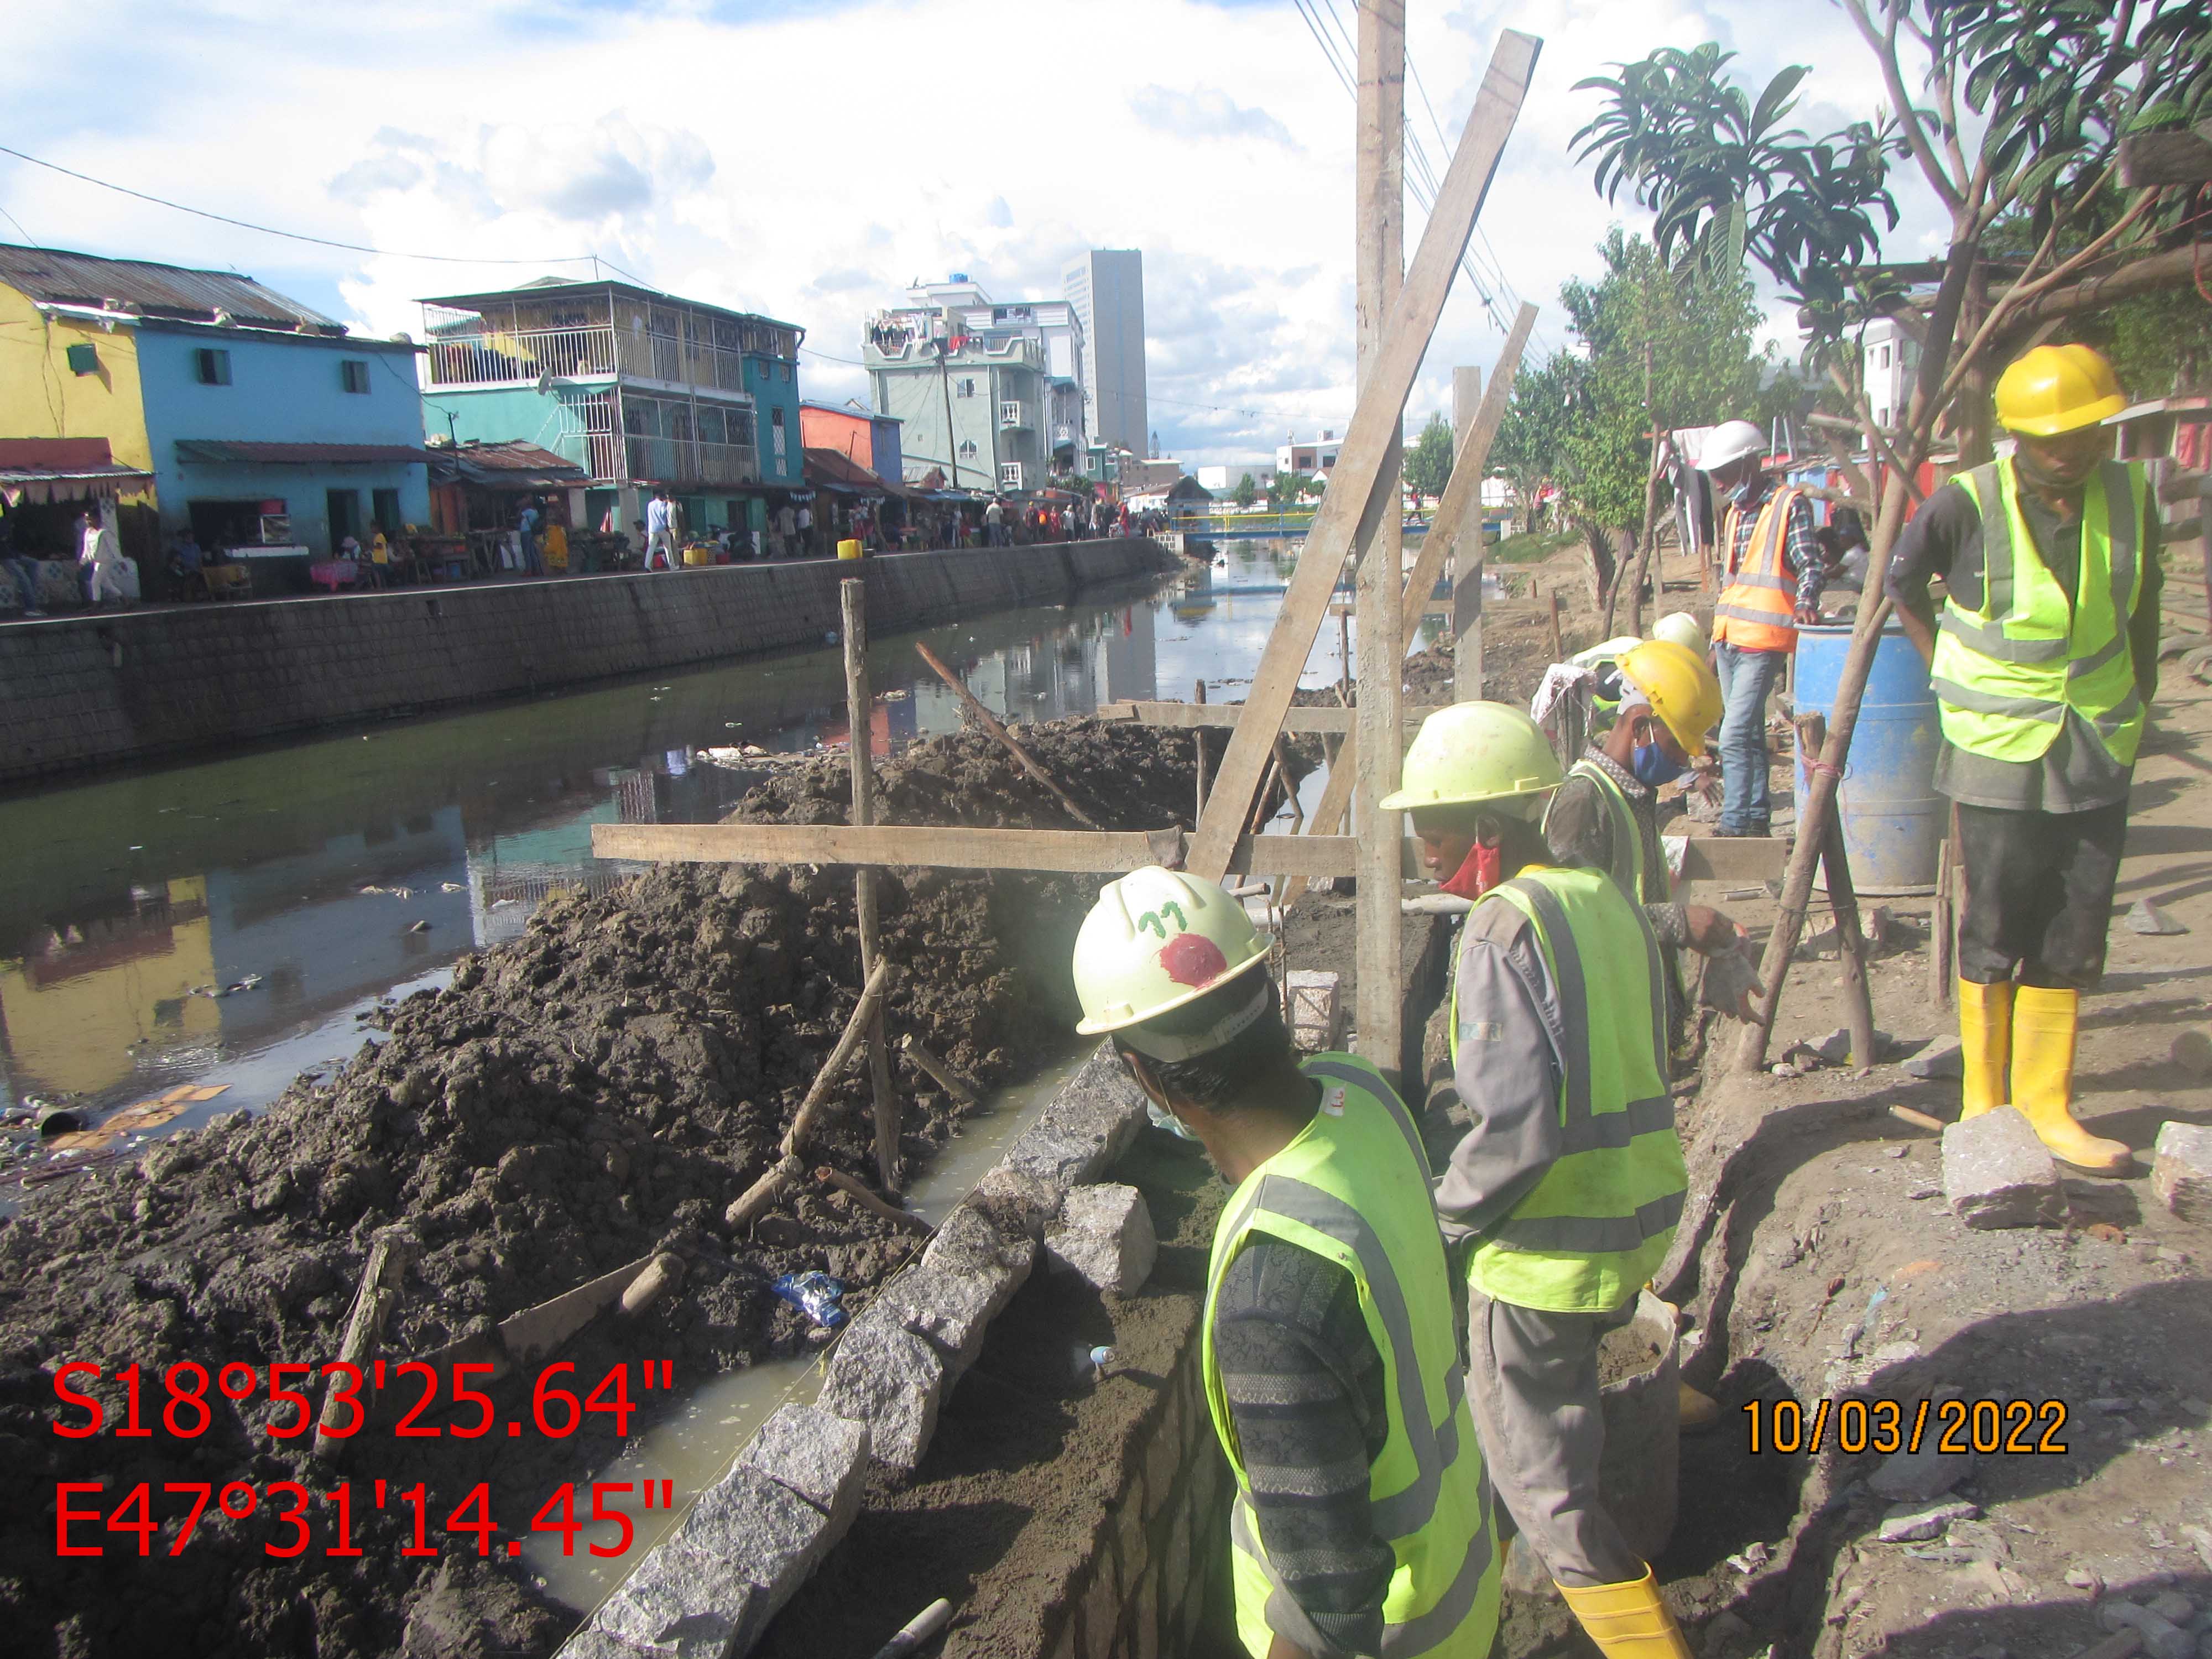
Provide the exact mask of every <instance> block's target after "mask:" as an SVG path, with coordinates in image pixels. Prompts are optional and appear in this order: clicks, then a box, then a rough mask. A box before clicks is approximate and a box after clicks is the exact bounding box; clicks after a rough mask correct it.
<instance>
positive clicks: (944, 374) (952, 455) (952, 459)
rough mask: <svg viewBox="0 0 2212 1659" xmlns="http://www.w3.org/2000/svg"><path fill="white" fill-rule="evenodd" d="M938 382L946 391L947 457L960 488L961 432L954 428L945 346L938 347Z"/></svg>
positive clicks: (949, 375) (953, 481)
mask: <svg viewBox="0 0 2212 1659" xmlns="http://www.w3.org/2000/svg"><path fill="white" fill-rule="evenodd" d="M937 384H938V386H939V388H940V389H941V390H942V391H943V392H944V393H945V460H946V462H947V463H948V464H949V465H951V468H952V487H953V488H954V489H959V488H960V435H959V434H958V433H957V432H955V431H954V430H953V429H952V369H951V366H950V365H949V364H947V363H946V362H945V347H944V344H943V343H941V342H940V343H939V345H938V348H937Z"/></svg>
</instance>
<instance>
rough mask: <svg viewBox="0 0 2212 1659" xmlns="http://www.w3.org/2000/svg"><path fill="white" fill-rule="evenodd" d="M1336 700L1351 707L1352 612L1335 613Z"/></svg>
mask: <svg viewBox="0 0 2212 1659" xmlns="http://www.w3.org/2000/svg"><path fill="white" fill-rule="evenodd" d="M1336 700H1337V701H1338V702H1340V703H1342V704H1343V705H1344V706H1345V707H1346V708H1350V707H1351V706H1352V612H1351V611H1338V612H1337V613H1336Z"/></svg>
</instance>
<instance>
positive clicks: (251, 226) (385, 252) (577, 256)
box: [0, 144, 646, 287]
mask: <svg viewBox="0 0 2212 1659" xmlns="http://www.w3.org/2000/svg"><path fill="white" fill-rule="evenodd" d="M0 155H12V156H14V157H15V159H16V160H17V161H28V162H29V163H30V164H31V165H32V166H33V167H45V168H46V169H47V170H48V171H49V172H52V173H60V174H62V175H63V176H64V177H65V178H70V179H76V180H78V181H79V182H80V183H82V184H88V185H99V186H100V189H102V190H112V191H114V192H115V193H116V194H117V195H118V196H129V197H135V198H136V199H137V200H138V201H141V202H150V203H152V204H154V205H155V207H165V208H171V209H173V210H175V211H177V212H179V213H189V214H191V216H193V217H195V218H198V219H212V220H214V221H215V222H216V223H217V224H219V225H234V226H236V227H237V228H239V229H240V230H251V231H258V233H260V234H262V235H264V236H281V237H283V238H284V239H285V240H287V241H293V242H312V243H313V244H314V245H315V246H317V247H334V248H340V249H343V251H344V252H348V253H372V254H374V255H375V256H376V257H377V258H382V259H428V260H434V261H435V262H436V263H438V264H451V265H559V264H582V263H583V262H585V261H586V260H588V261H590V262H591V263H592V264H608V265H610V267H611V268H613V269H617V270H618V269H620V267H618V266H614V265H613V264H612V262H611V261H603V260H601V259H600V258H599V255H597V254H596V253H556V254H550V255H548V256H546V257H545V258H538V259H495V258H476V257H474V256H472V255H469V254H461V253H395V252H392V250H391V249H389V248H380V247H369V246H366V245H365V244H363V243H360V242H338V241H333V240H331V239H330V238H329V237H327V236H307V235H303V234H301V233H300V232H298V231H296V230H278V229H277V228H276V227H275V226H273V225H257V224H255V223H253V222H252V221H250V220H246V219H234V218H232V217H230V216H228V214H222V213H210V212H209V211H208V210H206V209H204V208H196V207H186V206H185V204H183V203H182V202H172V201H169V200H168V199H167V198H166V197H160V196H149V195H148V194H147V193H146V192H145V191H143V190H132V189H131V188H130V187H129V186H128V185H116V184H110V183H109V182H108V181H107V180H106V179H95V178H94V177H93V176H92V175H91V174H90V173H78V172H76V170H75V169H73V168H70V167H63V166H62V165H61V164H60V163H59V162H57V161H44V160H41V159H40V157H38V156H36V155H26V154H25V153H24V152H23V151H21V150H20V149H9V147H8V146H7V145H5V144H0ZM10 222H11V223H12V222H13V220H12V218H11V220H10ZM16 228H17V229H19V230H20V229H21V228H22V227H21V226H20V225H18V226H16ZM623 275H624V276H629V272H627V271H624V272H623ZM630 280H631V281H632V282H637V281H638V279H637V278H636V277H634V276H633V277H631V278H630ZM639 286H641V287H643V286H646V284H644V283H639Z"/></svg>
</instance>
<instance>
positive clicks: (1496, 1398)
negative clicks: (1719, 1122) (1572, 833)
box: [1381, 702, 1690, 1659]
mask: <svg viewBox="0 0 2212 1659" xmlns="http://www.w3.org/2000/svg"><path fill="white" fill-rule="evenodd" d="M1403 777H1404V787H1402V788H1401V789H1400V790H1398V791H1397V792H1396V793H1393V794H1390V795H1386V796H1385V797H1383V801H1382V803H1381V805H1382V807H1383V810H1384V811H1403V812H1408V813H1410V814H1411V815H1412V818H1413V833H1414V835H1415V836H1417V837H1418V838H1419V841H1420V843H1421V850H1422V858H1423V860H1424V861H1425V863H1426V864H1427V866H1428V867H1429V869H1430V870H1431V872H1434V873H1435V874H1436V875H1437V877H1438V878H1440V879H1441V880H1442V881H1443V888H1444V890H1445V891H1446V892H1447V893H1452V894H1455V895H1457V896H1461V897H1464V898H1469V899H1472V900H1474V909H1473V910H1472V911H1470V912H1469V913H1468V915H1467V917H1466V918H1465V920H1464V921H1462V923H1461V924H1460V937H1459V942H1458V948H1457V949H1456V951H1455V952H1454V956H1453V963H1452V981H1451V1005H1450V1006H1451V1015H1450V1018H1451V1032H1450V1048H1451V1064H1452V1079H1453V1086H1454V1087H1455V1089H1456V1090H1457V1091H1459V1096H1460V1100H1461V1103H1462V1105H1463V1106H1465V1108H1466V1109H1467V1110H1468V1114H1469V1115H1470V1116H1471V1117H1472V1118H1473V1120H1474V1127H1473V1128H1471V1129H1470V1130H1468V1133H1467V1135H1466V1136H1465V1138H1464V1139H1462V1140H1461V1142H1460V1143H1459V1145H1458V1146H1457V1147H1455V1149H1454V1150H1453V1152H1452V1155H1451V1161H1450V1163H1449V1165H1448V1166H1447V1167H1446V1168H1445V1170H1444V1171H1443V1176H1442V1178H1441V1179H1440V1180H1439V1181H1438V1182H1437V1187H1436V1206H1437V1215H1438V1217H1439V1218H1440V1219H1441V1221H1442V1223H1443V1227H1444V1231H1445V1233H1446V1236H1447V1237H1449V1238H1450V1239H1451V1240H1453V1241H1454V1243H1455V1247H1458V1248H1464V1249H1467V1250H1468V1257H1467V1261H1468V1398H1469V1404H1470V1406H1471V1407H1472V1408H1473V1411H1474V1420H1475V1425H1476V1428H1477V1430H1478V1431H1479V1433H1480V1436H1481V1441H1482V1449H1483V1452H1484V1454H1485V1455H1486V1458H1487V1460H1488V1464H1489V1469H1490V1476H1491V1480H1492V1484H1493V1485H1494V1486H1495V1487H1496V1489H1497V1492H1498V1498H1499V1501H1501V1502H1502V1503H1503V1504H1504V1505H1505V1507H1506V1508H1507V1509H1508V1510H1510V1511H1511V1512H1512V1516H1513V1519H1514V1521H1515V1522H1516V1525H1517V1526H1518V1527H1519V1528H1520V1531H1521V1534H1522V1537H1524V1538H1526V1539H1527V1540H1528V1544H1529V1546H1530V1547H1532V1548H1533V1549H1534V1551H1535V1553H1536V1554H1537V1555H1538V1557H1539V1558H1541V1560H1542V1561H1543V1563H1544V1565H1545V1566H1546V1567H1547V1569H1548V1570H1549V1571H1550V1572H1551V1575H1552V1577H1553V1582H1555V1583H1557V1584H1558V1585H1559V1589H1560V1592H1561V1594H1562V1595H1565V1598H1566V1602H1567V1606H1568V1607H1569V1609H1570V1610H1571V1611H1572V1612H1573V1613H1574V1614H1575V1616H1576V1618H1577V1619H1578V1620H1581V1622H1582V1625H1583V1629H1584V1630H1585V1631H1587V1632H1589V1635H1590V1637H1591V1638H1592V1639H1593V1640H1594V1641H1595V1642H1596V1644H1597V1645H1598V1648H1599V1650H1600V1651H1601V1653H1603V1654H1604V1655H1606V1656H1607V1659H1630V1656H1634V1659H1689V1653H1690V1650H1689V1647H1688V1645H1687V1644H1686V1643H1685V1642H1684V1640H1683V1639H1682V1636H1681V1632H1680V1631H1679V1630H1678V1629H1677V1628H1676V1626H1675V1625H1674V1619H1673V1617H1672V1615H1670V1614H1669V1613H1668V1610H1667V1604H1666V1603H1665V1601H1662V1600H1661V1599H1660V1595H1659V1588H1658V1584H1657V1582H1656V1579H1655V1578H1654V1577H1653V1576H1652V1572H1651V1569H1650V1566H1649V1565H1647V1564H1646V1563H1645V1562H1644V1560H1643V1559H1641V1558H1640V1557H1639V1556H1638V1555H1637V1553H1635V1551H1633V1550H1632V1549H1631V1548H1630V1547H1629V1546H1628V1543H1627V1541H1626V1539H1625V1538H1624V1537H1623V1536H1622V1535H1621V1532H1620V1526H1619V1525H1618V1524H1617V1523H1616V1522H1614V1520H1613V1516H1611V1515H1610V1514H1608V1513H1607V1510H1606V1506H1605V1503H1604V1499H1603V1498H1602V1497H1601V1495H1600V1492H1599V1480H1598V1464H1599V1458H1600V1454H1601V1451H1602V1450H1603V1448H1604V1440H1605V1427H1604V1421H1605V1419H1604V1416H1603V1413H1602V1412H1601V1408H1600V1406H1599V1402H1598V1364H1597V1354H1598V1344H1599V1342H1600V1340H1601V1339H1602V1338H1603V1337H1604V1336H1605V1334H1606V1333H1607V1332H1608V1331H1611V1330H1613V1329H1615V1328H1618V1327H1620V1326H1621V1325H1624V1324H1626V1323H1627V1322H1628V1320H1629V1319H1630V1317H1631V1316H1632V1315H1633V1313H1634V1311H1635V1304H1636V1297H1637V1295H1638V1291H1641V1290H1642V1288H1643V1286H1644V1282H1645V1280H1647V1279H1649V1278H1650V1276H1651V1274H1652V1273H1653V1272H1654V1271H1655V1270H1656V1268H1657V1267H1658V1265H1659V1261H1660V1259H1661V1258H1662V1256H1664V1255H1666V1252H1667V1247H1668V1243H1670V1242H1671V1240H1672V1239H1673V1237H1674V1224H1675V1222H1676V1220H1677V1218H1679V1217H1680V1213H1681V1208H1682V1200H1683V1197H1684V1194H1685V1191H1686V1188H1687V1185H1688V1181H1687V1177H1686V1175H1685V1173H1684V1169H1683V1163H1682V1148H1681V1145H1680V1142H1679V1141H1678V1140H1677V1139H1676V1138H1675V1134H1674V1103H1673V1101H1672V1099H1671V1097H1669V1095H1668V1087H1667V1032H1666V1006H1665V1000H1664V997H1663V994H1662V975H1661V971H1660V963H1659V944H1658V941H1657V939H1655V938H1654V937H1653V935H1652V932H1651V928H1650V924H1649V923H1648V922H1646V921H1645V920H1644V913H1643V911H1642V910H1641V909H1639V908H1638V907H1637V906H1636V905H1635V904H1632V903H1631V902H1629V900H1628V898H1627V897H1626V896H1625V895H1623V893H1622V892H1621V890H1620V888H1618V887H1617V886H1615V885H1614V884H1613V878H1611V877H1610V876H1608V875H1607V874H1606V873H1605V872H1601V871H1597V870H1575V869H1568V868H1565V867H1562V866H1554V865H1553V864H1552V863H1551V861H1550V860H1551V857H1552V854H1551V853H1550V850H1549V849H1548V848H1547V847H1546V845H1545V842H1544V836H1543V831H1542V830H1541V829H1540V828H1539V824H1540V823H1541V819H1542V817H1543V813H1544V808H1545V805H1546V803H1547V800H1548V799H1550V798H1551V796H1552V795H1553V792H1554V791H1555V790H1557V789H1558V787H1559V784H1560V781H1561V777H1560V772H1559V762H1558V761H1557V760H1556V759H1555V758H1554V757H1553V753H1552V748H1551V744H1550V742H1549V741H1548V740H1547V738H1546V737H1545V736H1544V732H1543V730H1542V728H1541V727H1540V726H1537V724H1536V723H1535V722H1534V720H1530V719H1529V718H1528V716H1527V715H1526V714H1522V712H1521V711H1520V710H1519V709H1518V708H1508V707H1507V706H1506V705H1504V704H1503V703H1490V702H1466V703H1459V704H1456V705H1455V706H1454V707H1452V708H1444V709H1440V710H1438V711H1437V713H1436V714H1431V715H1430V716H1429V718H1428V719H1427V720H1425V721H1424V722H1423V723H1422V726H1421V730H1420V732H1419V735H1418V736H1417V737H1416V738H1414V740H1413V746H1412V747H1411V748H1410V749H1409V750H1407V755H1406V762H1405V769H1404V774H1403Z"/></svg>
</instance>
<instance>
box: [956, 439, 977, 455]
mask: <svg viewBox="0 0 2212 1659" xmlns="http://www.w3.org/2000/svg"><path fill="white" fill-rule="evenodd" d="M975 454H976V451H975V440H974V439H973V438H963V439H962V440H961V441H960V459H962V460H963V461H972V460H974V459H975Z"/></svg>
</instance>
